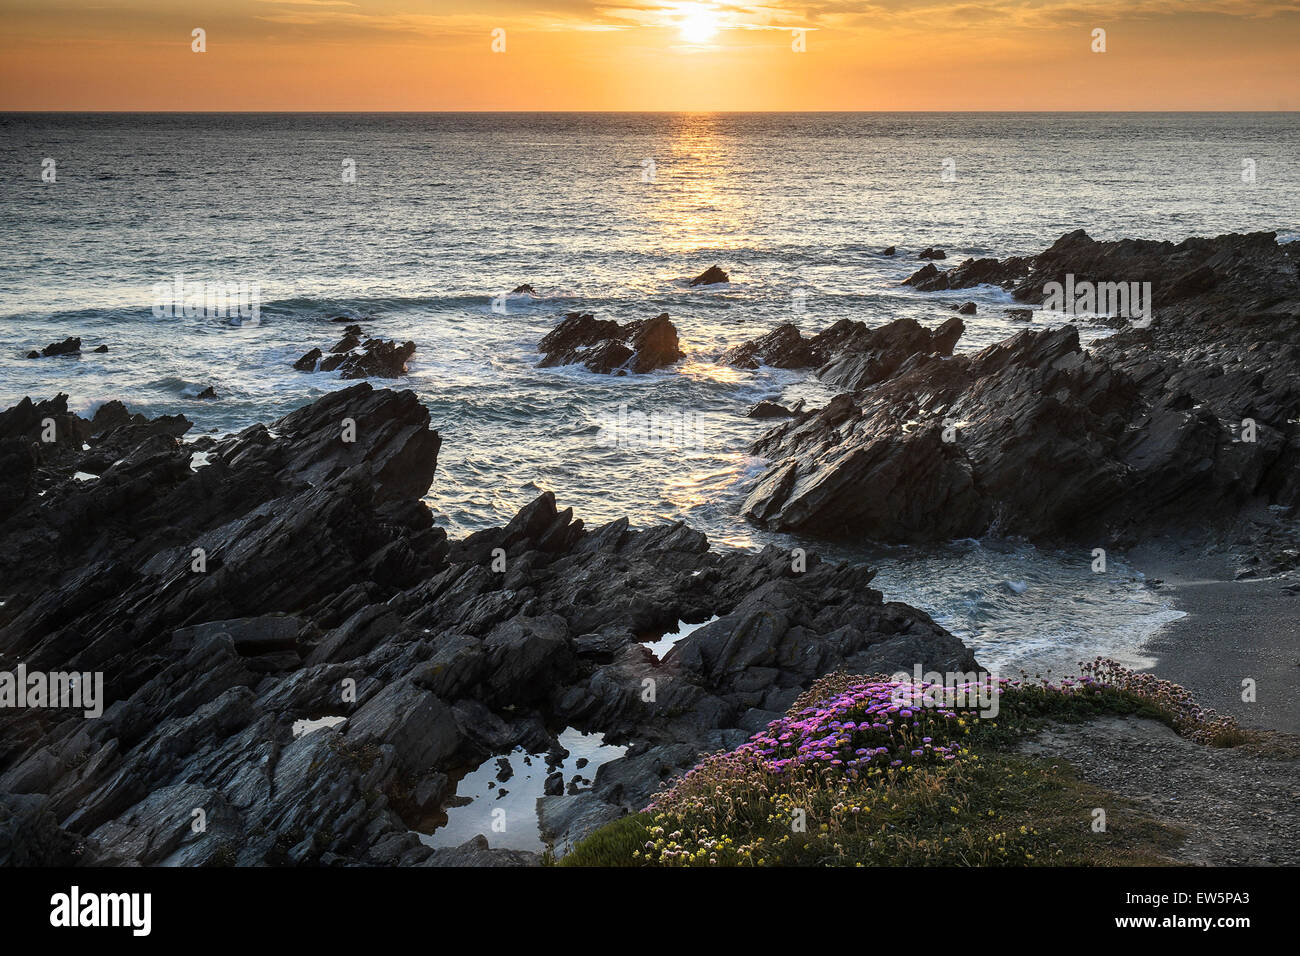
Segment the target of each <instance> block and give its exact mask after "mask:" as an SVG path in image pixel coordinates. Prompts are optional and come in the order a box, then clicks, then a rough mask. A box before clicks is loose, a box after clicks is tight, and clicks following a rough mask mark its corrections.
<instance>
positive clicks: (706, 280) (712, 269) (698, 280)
mask: <svg viewBox="0 0 1300 956" xmlns="http://www.w3.org/2000/svg"><path fill="white" fill-rule="evenodd" d="M730 281H731V276H729V275H727V273H725V272H723V271H722V267H721V266H709V267H708V268H707V269H705V270H704V271H703V272H701V273H700V274H699V275H697V276H696V277H695V278H694V279H692V280H691V286H692V287H694V286H697V285H717V284H718V283H721V282H730Z"/></svg>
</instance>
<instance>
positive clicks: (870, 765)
mask: <svg viewBox="0 0 1300 956" xmlns="http://www.w3.org/2000/svg"><path fill="white" fill-rule="evenodd" d="M1003 685H1004V686H1003V687H1002V692H1001V694H1000V696H999V700H998V702H999V708H998V710H999V712H998V714H997V717H996V718H990V717H987V716H984V717H981V716H979V714H978V713H977V712H976V711H975V710H973V709H963V708H961V707H956V706H952V705H944V706H941V707H939V708H935V709H922V708H921V707H919V706H915V705H908V704H906V703H904V704H903V705H902V706H901V707H899V706H898V705H897V701H898V700H899V698H898V697H897V693H898V690H899V688H900V687H902V688H904V689H908V688H910V687H911V685H903V684H901V683H900V682H891V681H888V680H887V679H886V678H882V677H870V678H864V677H855V676H851V675H844V674H834V675H830V676H829V677H826V678H823V679H822V680H821V681H819V682H818V683H817V684H816V685H814V687H813V688H812V689H810V690H809V692H808V693H806V694H805V695H804V696H803V697H801V698H800V699H799V700H798V701H796V702H795V704H794V706H792V707H791V709H790V712H789V714H788V715H787V716H786V717H785V718H784V719H783V720H782V721H777V722H774V723H773V725H771V727H769V729H768V730H767V731H764V732H763V733H760V734H757V735H755V737H754V738H753V739H752V740H751V741H750V742H749V743H748V744H746V745H744V746H743V747H741V748H738V749H737V750H735V751H732V752H730V753H721V754H714V755H711V756H709V757H706V758H704V759H703V760H702V761H701V763H700V764H699V765H698V766H697V767H696V768H695V769H693V770H692V771H691V772H690V773H688V774H687V775H686V776H685V777H683V778H681V779H680V780H678V781H677V782H676V783H675V784H674V785H673V786H672V787H671V788H670V789H668V790H667V791H665V792H664V793H662V794H660V795H658V796H657V797H656V798H655V800H654V802H653V803H652V804H651V805H650V807H648V808H647V809H646V810H645V811H643V812H641V813H638V814H633V815H631V816H627V817H623V818H621V819H619V820H616V821H614V822H613V823H610V824H608V825H606V826H605V827H603V828H601V829H599V830H597V831H595V832H593V833H592V834H590V835H589V836H588V837H587V838H586V839H584V840H582V841H581V842H580V843H578V845H577V846H575V847H574V848H573V850H572V851H571V852H570V853H569V854H567V855H566V856H565V857H564V858H563V859H561V860H559V861H558V865H560V866H886V865H890V866H900V865H901V866H914V865H931V866H935V865H937V866H1037V865H1066V866H1089V865H1096V866H1122V865H1159V864H1163V863H1167V862H1169V860H1168V856H1167V854H1168V853H1169V852H1170V851H1172V850H1173V849H1174V848H1175V847H1176V846H1178V844H1179V843H1180V841H1181V839H1182V833H1181V831H1179V830H1178V829H1177V828H1175V827H1172V826H1169V825H1168V824H1166V823H1164V822H1162V821H1159V820H1157V819H1155V818H1153V817H1151V816H1149V815H1148V814H1146V813H1144V812H1142V811H1141V810H1139V809H1138V808H1136V807H1135V806H1133V805H1131V804H1129V803H1127V802H1125V801H1123V800H1120V799H1119V798H1117V797H1116V796H1115V795H1114V794H1112V793H1109V792H1107V791H1105V790H1103V789H1101V788H1099V787H1096V786H1094V785H1092V784H1089V783H1086V782H1084V781H1082V780H1080V779H1079V778H1078V777H1077V776H1075V774H1074V772H1073V770H1072V769H1071V768H1070V767H1069V765H1068V764H1066V763H1065V762H1064V761H1061V760H1055V759H1046V758H1040V757H1031V756H1026V755H1023V754H1020V753H1017V752H1016V744H1017V743H1018V741H1019V740H1021V739H1023V738H1024V737H1025V736H1026V735H1027V734H1029V733H1032V732H1033V731H1034V730H1035V729H1036V728H1037V727H1039V726H1041V725H1042V724H1043V723H1044V722H1045V721H1047V720H1059V721H1065V722H1075V721H1084V720H1088V719H1090V718H1093V717H1098V716H1102V715H1108V714H1118V715H1134V716H1140V717H1147V718H1151V719H1155V720H1159V721H1161V722H1162V723H1165V724H1166V725H1168V726H1170V727H1172V728H1174V729H1175V730H1176V731H1177V732H1178V733H1180V734H1181V735H1182V736H1184V737H1188V738H1190V739H1193V740H1198V741H1200V742H1201V743H1204V744H1206V745H1209V746H1231V745H1235V744H1236V743H1241V742H1247V741H1248V740H1249V739H1250V732H1247V731H1242V730H1240V729H1239V728H1237V727H1236V726H1235V725H1234V724H1233V723H1232V722H1231V721H1230V720H1228V719H1226V718H1223V717H1220V716H1219V715H1216V714H1214V713H1213V712H1211V711H1206V710H1202V709H1200V708H1197V707H1196V706H1195V705H1194V702H1192V701H1191V699H1190V696H1189V695H1187V694H1186V692H1185V691H1183V690H1182V688H1179V687H1176V685H1170V684H1168V683H1167V682H1163V681H1157V680H1155V679H1154V678H1151V677H1150V676H1149V675H1132V673H1131V672H1128V671H1124V670H1123V669H1122V668H1118V665H1112V662H1100V661H1099V662H1094V663H1093V664H1092V665H1085V666H1084V675H1083V677H1082V678H1080V679H1078V680H1066V681H1064V682H1062V684H1061V685H1049V684H1041V683H1027V682H1025V683H1022V682H1003ZM914 699H916V700H919V699H920V698H919V697H917V698H914ZM985 713H987V711H986V712H985ZM1099 809H1100V810H1104V813H1105V826H1104V829H1103V828H1101V827H1099V826H1097V823H1098V817H1097V811H1098V810H1099Z"/></svg>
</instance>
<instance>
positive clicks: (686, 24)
mask: <svg viewBox="0 0 1300 956" xmlns="http://www.w3.org/2000/svg"><path fill="white" fill-rule="evenodd" d="M682 14H683V15H682V18H681V19H680V20H679V21H678V23H677V30H678V32H679V33H681V35H682V39H683V40H685V41H687V42H688V43H708V42H709V41H710V40H712V39H713V38H714V37H715V36H717V35H718V31H719V30H721V29H722V26H721V24H720V23H719V22H718V16H717V14H716V13H715V12H714V11H713V10H710V9H709V8H708V7H705V6H700V5H697V4H691V5H689V6H686V7H684V8H683V10H682Z"/></svg>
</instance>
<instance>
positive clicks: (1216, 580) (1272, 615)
mask: <svg viewBox="0 0 1300 956" xmlns="http://www.w3.org/2000/svg"><path fill="white" fill-rule="evenodd" d="M1207 551H1208V553H1207ZM1131 557H1132V560H1133V562H1134V564H1135V565H1136V566H1137V567H1138V568H1140V569H1141V570H1142V571H1143V572H1144V573H1145V574H1146V576H1147V579H1148V580H1149V581H1150V580H1161V581H1162V582H1163V583H1162V584H1160V585H1159V588H1160V592H1161V593H1165V594H1168V595H1170V596H1171V597H1172V599H1173V606H1174V607H1175V608H1177V609H1178V610H1181V611H1185V612H1186V617H1182V618H1179V619H1178V620H1176V621H1173V622H1171V623H1169V624H1167V625H1166V626H1165V627H1164V628H1162V629H1161V630H1160V632H1159V633H1158V634H1157V635H1156V636H1155V637H1154V638H1153V639H1152V640H1151V641H1150V642H1149V643H1148V644H1147V645H1146V647H1145V648H1144V650H1145V651H1146V652H1147V653H1149V654H1151V655H1152V656H1154V657H1156V658H1157V662H1156V664H1155V667H1154V668H1153V671H1154V672H1155V673H1156V674H1157V675H1158V676H1160V677H1163V678H1166V679H1167V680H1171V681H1174V682H1175V683H1177V684H1182V685H1183V686H1184V687H1187V688H1188V689H1190V690H1191V691H1192V692H1193V693H1195V694H1196V697H1197V699H1198V700H1199V701H1201V702H1202V703H1204V704H1205V705H1206V706H1208V707H1213V708H1214V709H1215V710H1217V711H1219V712H1220V713H1227V714H1231V715H1232V716H1233V717H1235V718H1237V720H1238V721H1240V722H1241V723H1242V724H1243V725H1245V726H1248V727H1256V728H1261V729H1268V730H1280V731H1284V732H1287V733H1300V704H1298V703H1297V701H1296V698H1295V696H1294V684H1295V680H1296V677H1297V675H1300V595H1297V594H1294V593H1288V592H1287V591H1285V590H1283V588H1285V587H1287V586H1290V585H1293V584H1294V583H1295V578H1294V575H1293V576H1292V577H1290V578H1287V577H1260V578H1251V579H1246V580H1241V581H1237V580H1234V577H1235V576H1236V574H1237V570H1238V568H1239V567H1240V565H1239V564H1238V562H1236V561H1235V560H1234V559H1233V557H1232V555H1230V554H1228V553H1224V552H1222V551H1217V552H1216V551H1209V550H1208V549H1206V548H1204V547H1197V546H1193V545H1190V544H1185V543H1184V544H1177V543H1173V542H1170V541H1161V542H1156V543H1153V544H1151V545H1147V546H1143V547H1142V548H1139V549H1135V550H1134V551H1133V552H1132V553H1131ZM1247 678H1250V679H1253V680H1254V681H1255V700H1254V701H1253V702H1247V701H1243V700H1242V694H1243V687H1242V682H1243V680H1245V679H1247Z"/></svg>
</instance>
